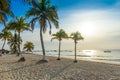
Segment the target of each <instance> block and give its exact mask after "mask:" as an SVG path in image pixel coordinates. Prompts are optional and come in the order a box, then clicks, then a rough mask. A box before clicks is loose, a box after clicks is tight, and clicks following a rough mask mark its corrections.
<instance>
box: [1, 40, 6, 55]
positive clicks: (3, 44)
mask: <svg viewBox="0 0 120 80" xmlns="http://www.w3.org/2000/svg"><path fill="white" fill-rule="evenodd" d="M5 43H6V40H4V43H3V46H2V54H4V50H3V48H4V46H5Z"/></svg>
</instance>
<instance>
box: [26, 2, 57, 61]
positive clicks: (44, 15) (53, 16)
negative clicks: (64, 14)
mask: <svg viewBox="0 0 120 80" xmlns="http://www.w3.org/2000/svg"><path fill="white" fill-rule="evenodd" d="M32 5H33V6H32V8H31V9H30V10H29V11H27V14H26V17H30V16H31V17H32V18H33V19H32V20H31V22H30V23H31V27H32V29H34V26H35V23H36V22H39V24H40V40H41V46H42V51H43V59H42V60H45V48H44V42H43V33H45V32H46V28H47V26H49V27H50V31H49V33H50V34H51V27H52V25H51V24H53V25H55V27H56V28H58V15H57V9H56V7H55V6H51V5H50V0H41V2H39V3H36V2H35V1H32ZM45 61H46V60H45Z"/></svg>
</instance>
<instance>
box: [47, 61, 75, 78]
mask: <svg viewBox="0 0 120 80" xmlns="http://www.w3.org/2000/svg"><path fill="white" fill-rule="evenodd" d="M73 64H75V63H70V64H68V65H66V66H65V67H63V68H62V69H60V70H59V71H58V72H57V73H55V74H54V75H50V79H49V80H52V79H53V78H55V77H56V76H57V75H59V74H60V73H62V72H63V71H64V70H65V69H67V68H69V67H70V66H71V65H73Z"/></svg>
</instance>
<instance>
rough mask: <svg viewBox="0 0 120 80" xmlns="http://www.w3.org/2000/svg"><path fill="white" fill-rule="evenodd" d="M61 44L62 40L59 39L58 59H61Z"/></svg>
mask: <svg viewBox="0 0 120 80" xmlns="http://www.w3.org/2000/svg"><path fill="white" fill-rule="evenodd" d="M60 46H61V41H59V53H58V59H57V60H60Z"/></svg>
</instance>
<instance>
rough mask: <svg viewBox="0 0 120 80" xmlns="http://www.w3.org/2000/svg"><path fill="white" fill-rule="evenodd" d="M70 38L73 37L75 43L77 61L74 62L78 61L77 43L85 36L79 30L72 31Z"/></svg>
mask: <svg viewBox="0 0 120 80" xmlns="http://www.w3.org/2000/svg"><path fill="white" fill-rule="evenodd" d="M70 38H71V39H73V40H74V43H75V61H74V62H77V59H76V45H77V41H78V40H83V39H84V38H83V37H82V36H81V34H80V33H79V32H75V33H71V35H70Z"/></svg>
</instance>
